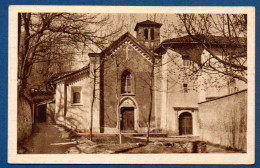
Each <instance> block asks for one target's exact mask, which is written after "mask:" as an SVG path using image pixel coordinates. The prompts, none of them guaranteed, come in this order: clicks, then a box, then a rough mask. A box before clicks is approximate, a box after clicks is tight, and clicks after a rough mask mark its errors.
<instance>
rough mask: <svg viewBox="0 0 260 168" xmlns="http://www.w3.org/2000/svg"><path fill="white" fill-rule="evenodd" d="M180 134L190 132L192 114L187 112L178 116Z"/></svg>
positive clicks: (189, 133) (188, 133)
mask: <svg viewBox="0 0 260 168" xmlns="http://www.w3.org/2000/svg"><path fill="white" fill-rule="evenodd" d="M179 130H180V135H191V134H192V115H191V114H190V113H188V112H185V113H182V114H181V115H180V117H179Z"/></svg>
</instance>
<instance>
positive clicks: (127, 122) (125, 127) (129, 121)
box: [120, 107, 135, 132]
mask: <svg viewBox="0 0 260 168" xmlns="http://www.w3.org/2000/svg"><path fill="white" fill-rule="evenodd" d="M121 116H122V119H121V124H120V125H121V130H122V131H125V132H132V131H134V129H135V119H134V107H122V108H121Z"/></svg>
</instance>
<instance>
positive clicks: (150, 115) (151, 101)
mask: <svg viewBox="0 0 260 168" xmlns="http://www.w3.org/2000/svg"><path fill="white" fill-rule="evenodd" d="M154 61H155V60H154V57H153V58H152V71H151V83H150V84H151V86H150V107H149V115H148V128H147V137H146V143H149V138H150V127H151V117H152V111H153V82H154V79H153V78H154Z"/></svg>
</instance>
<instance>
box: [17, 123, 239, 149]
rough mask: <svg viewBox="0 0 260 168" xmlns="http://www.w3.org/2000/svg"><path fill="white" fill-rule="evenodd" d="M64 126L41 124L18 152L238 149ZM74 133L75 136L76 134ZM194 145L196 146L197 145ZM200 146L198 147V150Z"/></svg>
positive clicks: (195, 140)
mask: <svg viewBox="0 0 260 168" xmlns="http://www.w3.org/2000/svg"><path fill="white" fill-rule="evenodd" d="M71 133H72V132H71V131H68V130H67V129H65V128H64V127H61V126H58V125H48V124H44V123H42V124H37V126H36V129H34V133H33V134H32V136H31V137H30V138H28V139H27V140H26V141H25V143H24V144H23V145H22V146H19V147H18V153H25V154H47V153H49V154H61V153H67V154H80V153H81V154H84V153H85V154H98V153H107V154H108V153H109V154H112V153H193V152H199V153H234V152H239V151H235V150H227V149H226V148H223V147H219V146H216V145H212V144H208V143H204V142H200V141H198V137H168V138H167V137H151V138H150V142H149V143H148V144H147V143H145V141H146V137H145V136H140V137H135V136H132V135H129V134H126V135H123V136H122V144H119V135H115V134H105V135H104V134H95V135H94V136H93V138H92V141H90V140H89V135H85V136H82V135H81V136H75V134H71ZM72 135H73V136H72ZM194 144H195V145H196V146H194ZM194 147H196V150H195V149H194Z"/></svg>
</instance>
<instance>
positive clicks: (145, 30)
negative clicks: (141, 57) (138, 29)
mask: <svg viewBox="0 0 260 168" xmlns="http://www.w3.org/2000/svg"><path fill="white" fill-rule="evenodd" d="M144 38H145V40H148V30H147V29H144Z"/></svg>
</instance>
